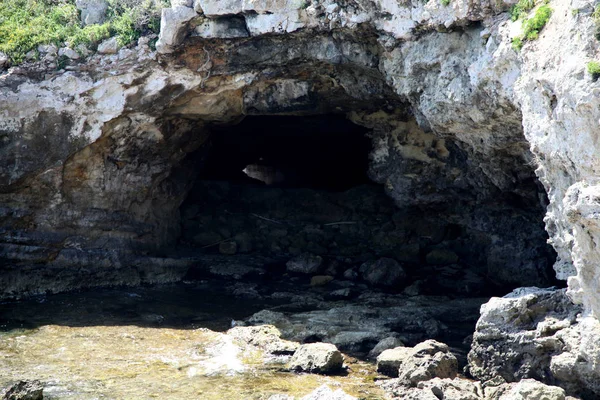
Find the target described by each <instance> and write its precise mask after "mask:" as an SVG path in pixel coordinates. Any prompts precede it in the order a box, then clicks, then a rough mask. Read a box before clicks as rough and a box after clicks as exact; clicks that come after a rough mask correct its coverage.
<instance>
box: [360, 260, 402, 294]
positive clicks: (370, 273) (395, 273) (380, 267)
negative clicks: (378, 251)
mask: <svg viewBox="0 0 600 400" xmlns="http://www.w3.org/2000/svg"><path fill="white" fill-rule="evenodd" d="M361 270H362V275H363V279H364V280H366V281H367V282H369V283H371V284H372V285H377V286H386V287H399V286H402V285H403V284H404V282H405V281H406V272H405V271H404V268H402V266H401V265H400V264H398V262H397V261H396V260H393V259H391V258H380V259H378V260H377V261H375V262H371V263H366V265H364V264H363V265H362V266H361Z"/></svg>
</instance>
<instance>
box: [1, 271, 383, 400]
mask: <svg viewBox="0 0 600 400" xmlns="http://www.w3.org/2000/svg"><path fill="white" fill-rule="evenodd" d="M266 306H268V304H265V302H264V301H261V302H257V301H255V302H253V301H249V300H248V299H236V298H234V297H231V296H227V295H224V294H222V293H220V292H219V291H217V290H214V289H211V287H210V285H208V284H206V283H204V284H203V283H193V284H175V285H162V286H154V287H142V288H134V289H131V288H127V289H101V290H94V291H87V292H79V293H66V294H59V295H53V296H45V297H37V298H33V299H29V300H25V301H19V302H5V303H0V386H5V385H7V384H9V383H10V382H13V381H16V380H21V379H24V380H32V379H38V380H40V381H42V382H43V383H44V386H45V390H44V394H45V398H48V399H268V398H269V396H270V395H272V394H276V393H283V394H289V395H293V396H298V397H299V396H303V395H306V394H308V393H310V392H311V391H313V390H314V389H316V388H317V387H319V386H321V385H322V384H327V385H329V386H330V387H331V388H334V389H335V388H338V387H340V388H342V389H343V390H344V391H346V392H347V393H350V394H353V395H355V396H357V397H359V398H364V399H380V398H383V393H382V392H381V391H380V390H379V388H378V387H377V386H376V385H375V383H374V380H373V378H374V376H375V371H374V365H372V364H369V363H366V362H361V361H358V360H355V359H352V358H348V359H347V364H348V367H349V368H348V373H347V374H346V375H344V376H333V377H327V376H321V375H314V374H296V373H291V372H286V371H285V370H284V369H283V368H282V364H276V363H265V360H264V358H263V355H262V354H261V353H260V352H258V351H256V350H252V349H248V348H242V349H241V350H240V348H239V347H237V346H235V345H234V344H232V343H230V342H229V341H228V336H225V335H223V334H222V333H220V332H224V331H225V330H227V329H228V328H229V327H230V325H231V321H232V319H235V320H239V319H243V318H245V317H248V316H250V315H251V314H253V313H254V312H256V311H259V310H261V309H263V308H265V307H266Z"/></svg>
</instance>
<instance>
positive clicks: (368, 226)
mask: <svg viewBox="0 0 600 400" xmlns="http://www.w3.org/2000/svg"><path fill="white" fill-rule="evenodd" d="M409 121H410V120H409ZM402 124H403V125H399V126H400V127H406V129H408V130H409V132H408V133H407V134H406V137H400V138H399V139H398V140H403V141H405V142H406V143H408V144H407V145H406V147H405V148H404V149H403V151H404V152H405V153H406V157H407V158H406V159H393V160H392V162H394V165H393V166H392V168H393V171H392V172H391V175H390V176H392V177H393V179H392V181H389V180H385V179H381V175H380V174H381V172H382V171H383V172H386V171H384V170H382V169H381V168H384V169H385V168H389V165H390V164H386V165H384V166H383V167H382V165H381V164H379V166H378V164H377V162H376V157H377V155H378V154H380V150H378V147H377V146H378V145H379V143H380V142H379V141H380V140H381V136H377V135H380V134H381V133H378V132H377V131H376V130H373V131H371V130H370V129H368V128H365V127H363V126H359V125H357V124H355V123H353V122H352V121H350V120H349V119H348V118H346V116H345V115H342V114H322V115H310V116H292V115H287V116H282V115H278V116H272V115H271V116H247V117H245V118H244V119H242V120H241V121H240V122H239V123H237V124H235V125H227V126H224V125H218V124H215V125H212V126H210V127H209V129H210V134H209V139H208V141H207V142H206V143H205V144H204V145H202V146H201V147H200V148H199V149H198V150H196V151H195V152H193V153H190V154H189V155H188V157H187V158H186V160H185V163H186V169H187V170H190V171H194V174H195V178H193V179H192V181H191V189H190V190H189V192H188V195H187V197H186V199H185V201H184V202H183V203H182V204H181V206H180V208H179V215H180V218H181V224H180V227H181V229H180V234H179V239H178V248H179V250H181V251H183V252H184V254H192V255H193V257H197V259H198V263H197V267H193V268H191V269H190V274H189V276H188V277H189V278H200V277H202V278H204V277H206V278H211V277H215V275H217V276H222V277H225V278H233V279H234V280H238V281H239V280H240V279H241V278H243V279H244V280H248V281H251V280H253V279H254V278H259V279H262V278H264V277H265V276H268V277H272V278H273V279H276V278H277V279H278V278H282V277H284V276H287V275H290V276H295V277H296V278H298V279H299V282H304V284H307V283H308V282H309V281H310V279H311V278H312V277H315V276H318V277H322V278H321V279H325V280H326V279H334V280H335V281H334V283H333V284H332V285H333V286H337V285H338V284H339V285H344V284H348V285H356V284H358V285H366V286H368V287H377V288H380V289H383V290H385V291H391V292H394V293H400V292H405V293H408V294H411V295H415V294H434V295H438V294H445V295H456V296H484V297H485V296H491V295H500V294H504V293H507V292H508V291H510V290H511V289H512V288H514V287H516V286H518V285H519V284H522V282H521V281H522V280H523V279H521V277H524V279H530V281H532V282H537V281H544V280H545V274H546V271H550V269H551V267H550V266H551V265H552V261H553V258H552V257H553V254H552V253H551V251H549V250H548V247H547V245H546V244H545V240H546V237H545V233H544V230H543V226H541V224H538V225H540V226H538V225H535V224H536V222H535V221H539V220H540V219H541V218H539V214H541V213H543V210H542V209H541V208H540V207H539V206H537V205H536V204H535V203H534V202H535V201H536V199H537V189H536V187H535V183H533V184H532V183H529V184H527V186H526V187H527V188H529V189H531V190H530V191H528V192H524V193H525V195H524V198H525V199H529V200H531V201H530V202H529V203H526V202H514V201H512V202H511V201H505V200H503V199H504V198H505V197H502V196H503V193H501V192H500V191H498V193H497V196H495V197H494V198H493V199H491V200H489V201H488V200H485V199H484V200H483V201H476V199H472V196H471V197H469V196H470V195H471V193H470V192H461V191H460V190H458V191H456V190H454V189H452V188H448V187H446V186H445V185H444V184H443V182H442V184H440V183H439V182H437V181H431V179H436V177H438V174H443V173H446V172H447V171H450V172H452V171H460V168H465V162H464V159H463V158H461V157H458V156H456V155H455V156H454V157H453V158H452V157H450V158H449V159H448V160H444V163H445V164H444V165H445V167H443V168H439V169H435V170H434V169H429V170H428V169H427V168H431V164H428V163H427V162H425V161H422V159H423V157H420V158H419V157H417V159H416V160H415V159H410V157H411V156H414V154H415V152H416V153H418V150H415V149H416V147H415V146H412V145H411V143H425V145H423V146H426V144H427V143H429V142H427V140H424V141H423V142H418V141H416V140H415V141H413V142H410V140H411V139H410V134H411V133H410V129H412V128H411V127H416V124H414V123H413V122H406V123H404V122H403V123H402ZM415 129H417V128H415ZM418 134H419V135H421V136H419V137H421V138H423V137H424V138H426V139H427V138H428V136H427V135H428V134H427V133H424V132H422V131H420V133H418ZM436 143H438V142H437V141H435V140H432V141H431V143H430V148H429V149H428V151H429V153H427V157H430V155H431V157H435V155H436V154H437V155H439V151H438V150H439V145H438V144H436ZM446 145H447V146H453V147H451V148H452V149H453V151H454V153H455V154H459V155H460V154H461V153H460V149H459V148H458V147H456V146H455V145H453V144H451V143H449V142H448V143H446ZM411 146H412V147H411ZM407 149H408V150H407ZM426 149H427V148H426ZM409 150H410V151H413V153H411V152H409ZM418 154H420V153H418ZM423 154H425V153H423ZM441 157H443V155H442V156H441ZM378 168H379V169H378ZM388 172H389V171H388ZM378 174H379V175H378ZM469 174H471V172H470V171H466V172H464V177H465V179H467V178H469V177H470V175H469ZM186 176H188V175H186ZM407 176H408V177H411V179H412V178H414V177H419V176H424V178H425V179H430V181H426V182H429V183H427V184H426V185H423V187H422V189H423V190H425V191H426V192H423V193H425V197H419V196H421V195H423V193H421V192H419V193H416V194H415V196H416V198H417V200H419V199H420V198H422V199H424V201H414V202H412V203H406V202H405V203H403V204H400V205H399V204H398V202H397V198H401V199H404V200H406V199H412V197H411V196H410V193H409V192H407V194H408V196H406V195H405V194H404V192H403V190H405V189H406V188H409V189H410V185H409V184H406V186H402V185H403V182H405V181H406V180H402V179H404V178H405V177H407ZM369 177H371V178H373V179H377V183H375V182H374V181H371V180H370V179H369ZM400 178H402V179H400ZM188 182H189V181H188ZM390 182H391V183H390ZM382 183H383V184H382ZM186 184H187V183H186ZM390 185H391V186H392V189H391V190H396V191H398V193H400V195H398V193H389V190H390V189H389V187H388V186H390ZM523 185H526V182H524V183H523ZM386 191H388V192H386ZM530 192H531V194H530ZM508 195H510V193H508ZM427 196H430V197H427ZM431 196H433V197H431ZM436 196H444V197H445V198H446V199H454V201H444V202H433V203H431V202H427V200H428V199H431V198H436ZM509 199H510V196H509ZM530 203H531V204H530ZM523 221H527V224H528V225H527V226H528V227H529V228H530V229H529V230H524V228H523ZM512 227H514V229H513V228H512ZM519 229H520V231H519ZM513 231H518V232H521V233H520V236H519V235H516V236H515V235H513V234H509V232H513ZM538 232H539V234H538ZM523 238H526V239H527V240H531V242H525V241H524V240H522V239H523ZM528 243H534V245H530V244H528ZM290 263H291V264H290ZM497 266H500V267H501V268H498V267H497ZM521 266H522V267H521ZM503 268H506V270H509V271H513V270H515V271H521V270H522V272H520V274H521V275H518V276H516V275H515V274H514V273H511V274H508V273H505V272H503V271H504V270H503ZM286 274H287V275H286ZM536 274H537V275H536ZM515 276H516V277H515ZM530 276H531V278H530ZM246 278H247V279H246ZM284 280H285V278H284Z"/></svg>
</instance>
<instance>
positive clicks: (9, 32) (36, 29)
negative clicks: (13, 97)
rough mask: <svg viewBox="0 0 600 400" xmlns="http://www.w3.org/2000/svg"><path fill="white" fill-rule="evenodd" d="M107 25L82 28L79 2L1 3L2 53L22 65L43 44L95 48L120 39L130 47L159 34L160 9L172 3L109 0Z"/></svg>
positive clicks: (25, 0) (32, 0)
mask: <svg viewBox="0 0 600 400" xmlns="http://www.w3.org/2000/svg"><path fill="white" fill-rule="evenodd" d="M108 2H109V8H108V12H107V19H106V22H105V23H104V24H101V25H90V26H85V27H84V26H82V25H81V23H80V19H79V11H78V10H77V8H76V7H75V0H2V1H0V51H1V52H4V53H6V54H7V55H8V56H9V57H10V59H11V62H12V63H20V62H22V61H23V60H24V58H25V55H26V54H27V53H28V52H30V51H31V50H36V49H37V46H38V45H40V44H50V43H54V44H56V45H57V46H61V45H62V44H63V43H66V44H67V45H69V46H71V47H76V46H77V45H79V44H83V45H86V46H92V47H93V46H95V45H96V44H98V43H99V42H100V41H102V40H104V39H106V38H108V37H110V36H117V38H118V41H119V44H120V45H127V44H129V43H131V42H133V41H135V40H137V39H138V38H139V37H140V36H141V35H142V34H144V33H147V32H156V33H158V31H159V29H160V10H161V8H162V7H168V5H169V0H109V1H108Z"/></svg>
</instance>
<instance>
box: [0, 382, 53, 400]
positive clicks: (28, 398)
mask: <svg viewBox="0 0 600 400" xmlns="http://www.w3.org/2000/svg"><path fill="white" fill-rule="evenodd" d="M43 392H44V388H43V386H42V384H41V383H40V381H20V382H18V383H16V384H14V385H12V386H11V387H10V388H8V390H7V391H6V392H5V393H4V395H3V397H2V400H42V399H43V398H44V393H43Z"/></svg>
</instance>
